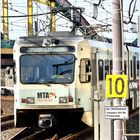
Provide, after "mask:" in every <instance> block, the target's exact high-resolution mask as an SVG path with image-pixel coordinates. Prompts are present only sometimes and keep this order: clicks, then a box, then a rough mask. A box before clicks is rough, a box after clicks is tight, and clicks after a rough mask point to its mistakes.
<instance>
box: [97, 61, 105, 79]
mask: <svg viewBox="0 0 140 140" xmlns="http://www.w3.org/2000/svg"><path fill="white" fill-rule="evenodd" d="M98 72H99V81H101V80H103V77H104V61H103V60H101V59H99V60H98Z"/></svg>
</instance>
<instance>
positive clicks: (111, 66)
mask: <svg viewBox="0 0 140 140" xmlns="http://www.w3.org/2000/svg"><path fill="white" fill-rule="evenodd" d="M112 69H113V64H112V60H110V74H112Z"/></svg>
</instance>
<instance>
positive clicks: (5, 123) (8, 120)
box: [1, 115, 14, 131]
mask: <svg viewBox="0 0 140 140" xmlns="http://www.w3.org/2000/svg"><path fill="white" fill-rule="evenodd" d="M13 127H14V115H9V116H3V117H1V131H4V130H7V129H11V128H13Z"/></svg>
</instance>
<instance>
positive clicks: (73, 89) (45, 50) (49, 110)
mask: <svg viewBox="0 0 140 140" xmlns="http://www.w3.org/2000/svg"><path fill="white" fill-rule="evenodd" d="M111 46H112V45H111V44H110V43H105V42H99V41H95V40H87V39H84V38H83V37H82V36H74V35H71V34H64V35H62V34H60V35H59V34H51V35H48V36H46V37H34V38H26V37H24V38H21V39H20V40H19V41H16V43H15V46H14V60H15V62H16V66H15V71H16V82H15V85H14V95H15V97H14V98H15V107H14V113H15V125H16V126H28V125H29V126H30V125H31V126H32V125H39V126H41V127H45V125H46V126H47V125H48V127H49V126H53V125H55V123H56V124H57V123H59V126H60V125H61V123H62V122H63V123H64V122H68V123H69V124H71V123H76V122H77V121H80V120H81V119H82V121H83V122H84V123H86V124H88V125H89V126H93V123H94V122H95V119H97V118H98V117H97V118H96V116H95V114H94V112H95V111H96V109H97V110H100V109H99V108H102V105H103V104H104V105H103V106H105V105H110V104H111V99H106V98H105V75H106V74H110V73H111V72H112V52H111ZM133 56H135V58H136V60H135V61H136V64H135V65H136V68H135V74H134V72H132V75H130V76H132V77H133V75H134V76H135V77H134V78H135V79H138V77H139V67H138V66H139V63H138V62H139V49H138V48H136V49H134V50H133V51H132V52H131V53H130V56H129V59H132V61H133ZM131 57H132V58H131ZM124 60H125V61H126V62H125V65H126V67H125V70H124V71H125V72H126V74H128V52H127V51H126V49H125V51H124ZM132 65H133V64H132ZM130 66H131V65H130ZM131 69H132V71H133V68H131ZM129 72H130V71H129ZM132 77H130V78H132ZM96 91H98V93H99V94H98V95H96ZM131 98H133V97H131ZM100 100H101V101H102V103H99V101H100ZM96 103H97V104H96ZM99 104H100V105H99ZM96 106H97V108H96ZM99 106H100V107H99ZM98 107H99V108H98ZM43 121H45V123H46V124H43Z"/></svg>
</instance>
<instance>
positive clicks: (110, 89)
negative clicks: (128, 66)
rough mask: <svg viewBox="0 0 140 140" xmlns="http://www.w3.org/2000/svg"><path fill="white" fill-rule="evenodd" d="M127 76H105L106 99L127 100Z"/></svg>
mask: <svg viewBox="0 0 140 140" xmlns="http://www.w3.org/2000/svg"><path fill="white" fill-rule="evenodd" d="M127 81H128V77H127V75H107V76H106V97H107V98H127V87H128V82H127Z"/></svg>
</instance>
